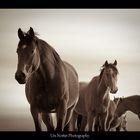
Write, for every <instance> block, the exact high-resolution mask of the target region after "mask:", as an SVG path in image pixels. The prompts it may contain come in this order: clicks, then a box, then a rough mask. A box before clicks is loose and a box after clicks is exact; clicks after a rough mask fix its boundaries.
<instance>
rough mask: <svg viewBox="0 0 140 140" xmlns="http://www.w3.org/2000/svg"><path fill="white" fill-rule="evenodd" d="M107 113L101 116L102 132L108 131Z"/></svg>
mask: <svg viewBox="0 0 140 140" xmlns="http://www.w3.org/2000/svg"><path fill="white" fill-rule="evenodd" d="M106 121H107V112H104V113H102V115H101V116H100V125H101V131H106Z"/></svg>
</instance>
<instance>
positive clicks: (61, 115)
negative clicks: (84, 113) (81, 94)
mask: <svg viewBox="0 0 140 140" xmlns="http://www.w3.org/2000/svg"><path fill="white" fill-rule="evenodd" d="M56 115H57V126H56V131H63V129H64V125H65V120H66V115H67V103H66V100H62V101H61V103H60V104H59V106H58V108H57V113H56Z"/></svg>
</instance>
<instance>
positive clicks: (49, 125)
mask: <svg viewBox="0 0 140 140" xmlns="http://www.w3.org/2000/svg"><path fill="white" fill-rule="evenodd" d="M42 119H43V122H44V123H45V125H46V127H47V130H48V131H53V130H54V125H53V118H52V116H51V114H49V113H42Z"/></svg>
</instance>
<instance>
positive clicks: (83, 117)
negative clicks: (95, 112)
mask: <svg viewBox="0 0 140 140" xmlns="http://www.w3.org/2000/svg"><path fill="white" fill-rule="evenodd" d="M86 126H87V117H85V116H82V122H81V127H80V131H85V129H86Z"/></svg>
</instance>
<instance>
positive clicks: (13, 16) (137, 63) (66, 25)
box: [0, 9, 140, 130]
mask: <svg viewBox="0 0 140 140" xmlns="http://www.w3.org/2000/svg"><path fill="white" fill-rule="evenodd" d="M0 19H1V20H0V49H1V51H0V65H1V66H0V123H1V122H2V124H3V125H1V126H0V130H3V129H5V130H9V129H10V130H13V129H14V130H17V129H20V130H26V129H27V128H26V126H25V128H22V127H20V126H18V127H16V126H15V128H11V127H10V125H8V124H7V125H6V124H5V122H7V121H6V119H4V118H7V120H9V118H10V117H8V116H9V115H11V116H16V117H17V116H18V117H19V118H20V117H21V116H22V117H23V116H25V118H26V117H27V116H28V117H30V119H31V122H30V123H32V118H31V115H30V112H29V105H28V102H27V101H26V97H25V93H24V86H22V85H19V84H18V83H17V82H16V81H15V79H14V74H15V71H16V66H17V54H16V48H17V44H18V41H19V39H18V36H17V30H18V28H21V29H22V30H23V31H28V30H29V28H30V27H33V29H34V31H35V32H38V34H39V36H38V37H39V38H41V39H44V40H45V41H47V42H48V43H49V44H50V45H51V46H53V47H54V48H55V50H56V51H57V52H58V54H59V55H60V57H61V58H62V59H63V60H66V61H68V62H69V63H70V64H72V65H73V66H74V67H75V69H76V70H77V72H78V74H79V80H80V81H90V80H91V79H92V77H93V76H95V75H98V74H99V73H100V67H101V66H102V65H103V64H104V62H105V61H106V60H108V61H109V62H114V61H115V59H116V60H117V61H118V70H119V76H118V88H119V91H118V92H117V94H116V96H118V97H120V96H129V95H134V94H138V95H140V86H139V83H140V10H139V9H0ZM111 98H113V96H111ZM11 110H13V111H11ZM17 110H18V111H17ZM13 112H14V113H13ZM15 112H16V113H15ZM131 116H133V117H131V119H130V121H132V118H133V120H135V123H139V120H138V119H137V116H135V115H133V114H131ZM3 119H4V120H5V122H4V120H3ZM28 121H29V120H28ZM28 121H27V122H28ZM136 121H137V122H136ZM13 122H14V121H13ZM32 127H33V124H32ZM32 127H31V130H32ZM129 127H130V125H129ZM6 128H7V129H6ZM130 130H140V127H139V128H136V127H130Z"/></svg>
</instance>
